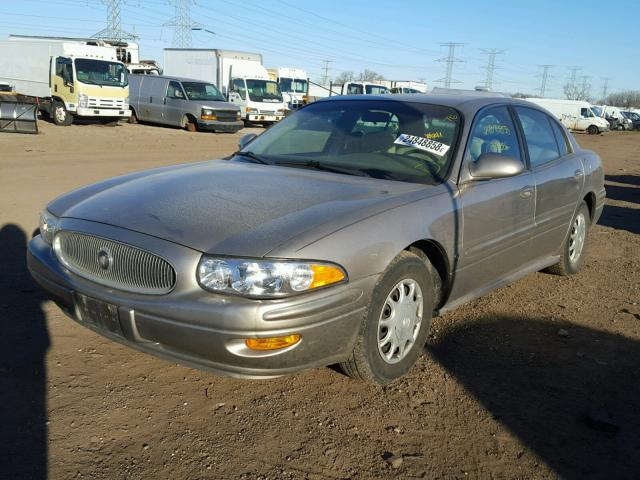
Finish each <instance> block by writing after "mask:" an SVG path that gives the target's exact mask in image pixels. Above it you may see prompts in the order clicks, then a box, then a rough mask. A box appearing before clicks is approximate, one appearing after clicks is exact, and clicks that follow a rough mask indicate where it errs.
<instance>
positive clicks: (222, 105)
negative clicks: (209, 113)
mask: <svg viewBox="0 0 640 480" xmlns="http://www.w3.org/2000/svg"><path fill="white" fill-rule="evenodd" d="M192 102H193V103H198V104H199V105H201V106H202V108H212V109H214V110H235V111H240V107H238V106H237V105H234V104H233V103H229V102H223V101H219V102H215V101H213V100H192Z"/></svg>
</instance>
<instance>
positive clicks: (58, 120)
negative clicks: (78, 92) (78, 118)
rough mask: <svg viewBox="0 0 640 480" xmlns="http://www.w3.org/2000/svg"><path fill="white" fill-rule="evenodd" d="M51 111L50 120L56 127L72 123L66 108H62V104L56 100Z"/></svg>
mask: <svg viewBox="0 0 640 480" xmlns="http://www.w3.org/2000/svg"><path fill="white" fill-rule="evenodd" d="M52 110H53V111H52V115H51V118H52V119H53V123H55V124H56V125H60V126H62V127H66V126H68V125H71V122H73V117H72V116H71V114H70V113H69V112H68V111H67V109H66V107H65V106H64V103H62V102H60V101H58V100H54V101H53V106H52Z"/></svg>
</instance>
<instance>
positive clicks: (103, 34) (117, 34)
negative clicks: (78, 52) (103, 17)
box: [93, 0, 136, 42]
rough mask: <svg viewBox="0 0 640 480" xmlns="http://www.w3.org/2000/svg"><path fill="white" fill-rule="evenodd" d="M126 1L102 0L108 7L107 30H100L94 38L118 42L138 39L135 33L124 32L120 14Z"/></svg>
mask: <svg viewBox="0 0 640 480" xmlns="http://www.w3.org/2000/svg"><path fill="white" fill-rule="evenodd" d="M125 1H126V0H102V3H103V4H105V5H106V6H107V28H105V29H103V30H100V31H99V32H98V33H96V34H95V35H94V36H93V38H100V39H104V40H116V41H118V42H121V41H122V40H135V39H136V35H134V34H133V33H128V32H125V31H124V30H122V22H121V20H120V13H121V7H122V4H123V3H125Z"/></svg>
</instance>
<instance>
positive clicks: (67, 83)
mask: <svg viewBox="0 0 640 480" xmlns="http://www.w3.org/2000/svg"><path fill="white" fill-rule="evenodd" d="M51 89H52V96H54V97H59V98H61V99H62V100H64V101H65V103H66V104H67V106H68V105H69V104H73V105H74V108H73V110H75V109H76V108H77V106H76V98H77V97H76V94H75V87H74V82H73V62H72V60H71V59H70V58H65V57H57V58H56V59H55V75H53V78H52V82H51Z"/></svg>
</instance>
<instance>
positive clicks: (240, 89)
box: [231, 78, 247, 100]
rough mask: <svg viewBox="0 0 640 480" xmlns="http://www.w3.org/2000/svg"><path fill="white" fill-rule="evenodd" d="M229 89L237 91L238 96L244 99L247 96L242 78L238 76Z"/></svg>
mask: <svg viewBox="0 0 640 480" xmlns="http://www.w3.org/2000/svg"><path fill="white" fill-rule="evenodd" d="M231 91H232V92H237V93H238V94H239V95H240V98H242V99H243V100H244V99H245V98H246V96H247V92H246V91H245V88H244V80H242V79H240V78H236V79H235V80H234V81H233V83H232V84H231Z"/></svg>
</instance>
